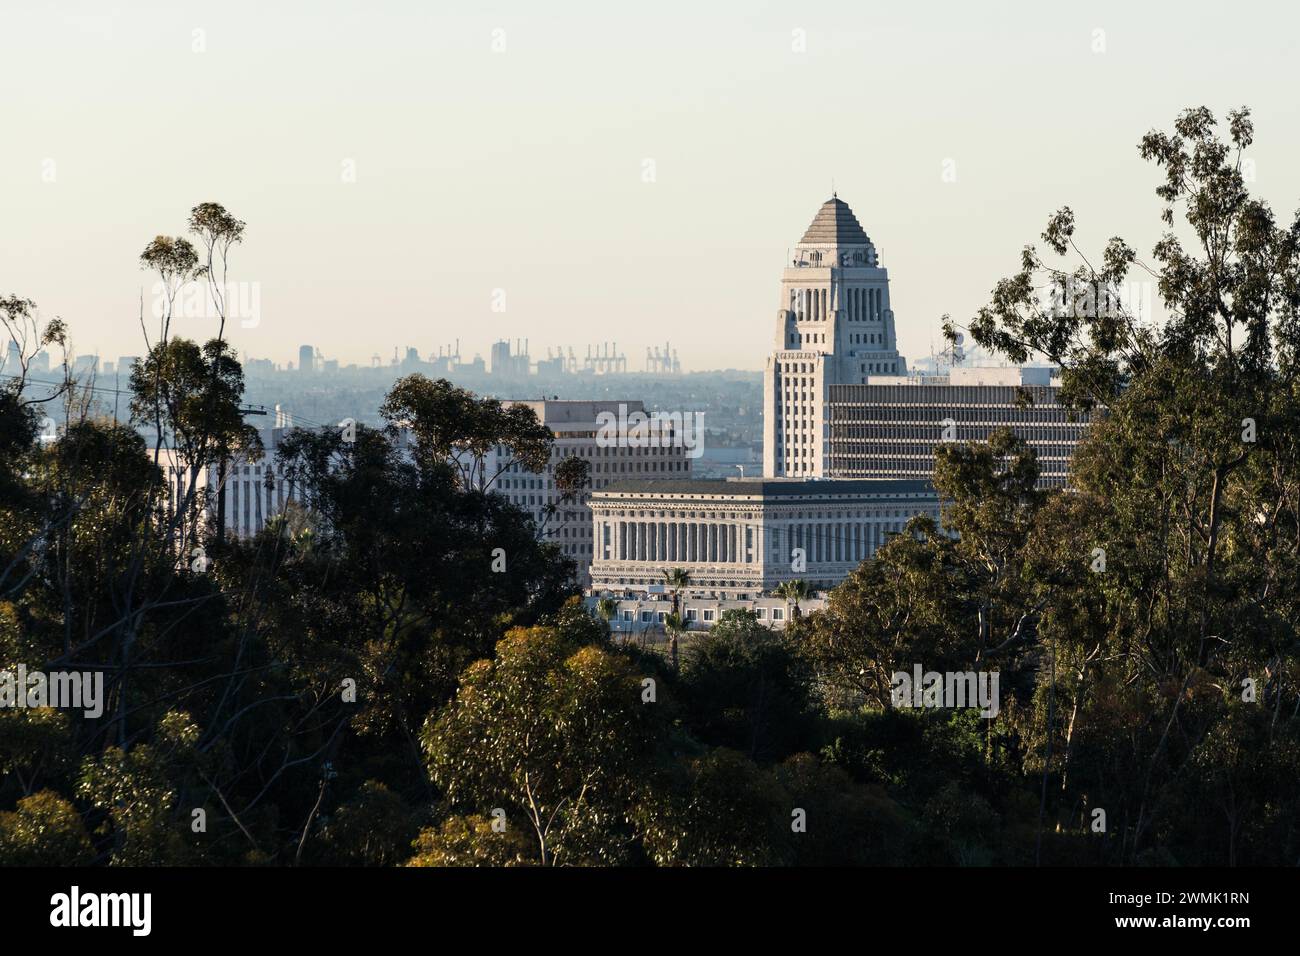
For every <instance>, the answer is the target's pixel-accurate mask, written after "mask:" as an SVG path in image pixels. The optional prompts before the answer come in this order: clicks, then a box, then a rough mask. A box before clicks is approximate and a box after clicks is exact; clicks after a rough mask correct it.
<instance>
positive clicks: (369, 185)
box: [0, 0, 1300, 371]
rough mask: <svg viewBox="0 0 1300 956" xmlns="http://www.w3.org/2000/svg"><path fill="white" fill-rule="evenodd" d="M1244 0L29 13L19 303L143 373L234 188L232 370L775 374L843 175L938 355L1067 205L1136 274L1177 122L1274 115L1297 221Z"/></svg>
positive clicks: (1289, 135) (12, 204) (1279, 57)
mask: <svg viewBox="0 0 1300 956" xmlns="http://www.w3.org/2000/svg"><path fill="white" fill-rule="evenodd" d="M1234 10H1235V12H1236V15H1234V16H1233V17H1231V18H1224V17H1221V16H1220V15H1219V7H1218V6H1217V5H1213V6H1212V5H1210V4H1208V3H1189V4H1187V5H1186V6H1185V7H1184V9H1183V13H1182V15H1181V16H1179V17H1177V18H1172V17H1170V16H1169V15H1168V13H1167V11H1162V10H1145V9H1142V8H1139V7H1135V6H1133V5H1129V4H1122V3H1112V2H1101V3H1094V4H1090V5H1089V6H1088V8H1087V9H1086V10H1083V11H1078V10H1071V9H1065V8H1059V9H1058V8H1051V9H1045V8H1042V7H1040V6H1039V5H1035V4H1032V3H1028V2H1012V3H1008V4H1005V5H1003V6H1002V7H1001V8H1000V9H999V11H998V12H997V13H990V12H989V11H987V10H981V9H977V8H973V7H969V6H967V5H964V4H957V3H946V4H942V5H940V6H939V7H938V8H936V7H925V8H921V9H913V8H908V7H906V6H905V5H896V6H892V7H891V6H885V7H881V6H879V5H871V6H866V5H861V4H851V3H841V2H828V3H826V4H823V5H820V6H818V7H817V8H815V9H810V8H807V7H804V6H801V5H797V4H779V5H772V6H767V7H763V8H762V9H753V8H751V7H750V6H748V5H740V4H727V3H724V4H718V5H716V6H714V5H710V6H708V7H701V6H699V5H687V4H684V3H673V2H665V3H663V4H660V5H657V6H656V8H655V10H654V15H653V16H649V15H646V16H643V17H640V18H638V19H637V20H636V21H635V22H634V23H629V21H628V19H627V14H626V12H625V11H615V10H613V9H609V8H606V7H604V6H601V5H598V4H594V3H568V4H563V5H561V6H560V7H559V8H558V9H551V8H548V9H547V10H546V11H545V13H543V12H541V11H539V10H537V9H536V8H535V7H530V6H529V5H525V4H523V3H521V2H509V3H502V4H498V5H496V6H495V7H494V8H493V9H492V11H491V12H478V11H463V10H462V11H449V10H446V9H434V8H429V7H427V6H425V5H420V4H417V3H415V2H413V0H403V2H393V3H388V4H384V5H383V6H382V7H376V6H375V5H367V4H361V3H355V2H328V3H324V4H322V5H321V6H320V8H319V9H317V8H313V9H312V10H311V12H310V13H307V12H304V10H303V9H301V8H295V9H294V10H285V9H275V8H271V7H267V6H266V5H262V4H253V3H251V2H243V0H235V2H232V3H229V4H225V5H223V6H221V7H205V8H194V9H187V8H185V7H182V6H177V5H174V4H164V3H161V2H158V0H153V2H141V3H137V4H133V5H131V6H130V7H129V8H127V7H122V8H118V9H116V10H110V11H108V12H104V9H103V7H102V5H101V4H98V3H91V2H80V0H70V2H66V3H62V4H59V5H58V6H57V7H44V6H42V7H36V6H15V5H9V6H6V7H5V8H4V9H3V10H0V82H2V83H3V84H4V87H5V88H6V89H7V90H9V91H10V92H11V94H12V95H11V96H9V97H8V98H7V102H6V119H7V124H6V127H7V130H8V131H9V133H10V136H9V137H8V147H7V149H6V150H5V151H4V153H3V155H0V209H3V210H4V220H5V222H4V228H3V230H0V294H6V295H10V294H13V295H21V296H23V297H26V298H31V299H33V300H35V301H36V302H37V304H38V305H39V307H40V309H41V314H42V315H44V316H53V315H60V316H62V317H63V318H64V319H65V320H66V321H67V322H68V323H69V326H70V328H71V333H72V340H73V343H74V345H75V347H76V349H77V351H78V352H79V353H82V354H92V353H93V354H98V355H100V356H102V357H107V358H114V357H116V356H118V355H139V354H142V353H143V352H144V342H143V339H142V336H141V332H140V328H139V320H138V311H139V303H140V298H141V296H142V295H143V296H144V298H145V308H146V312H148V311H149V307H150V303H149V299H150V286H151V284H152V281H153V280H152V277H151V276H150V275H148V274H147V273H145V272H142V271H141V270H140V269H139V267H138V262H137V259H138V256H139V254H140V252H141V250H143V248H144V246H145V244H146V243H147V242H148V241H149V240H150V239H152V238H153V237H154V236H155V235H157V234H159V233H164V234H169V235H178V234H182V233H183V230H184V224H185V220H186V217H187V215H188V212H189V209H190V208H191V207H192V206H193V205H195V204H197V203H199V202H205V201H216V202H220V203H222V204H224V205H225V206H226V207H227V208H228V209H229V210H230V211H231V212H232V213H233V214H234V215H236V216H238V217H239V218H241V219H243V220H245V221H246V222H247V223H248V229H247V234H246V238H245V242H244V244H243V245H242V246H240V247H238V248H236V250H235V252H234V256H233V269H232V273H231V275H230V279H231V280H232V281H234V282H238V283H246V284H249V285H248V286H247V287H246V291H249V292H250V298H251V293H253V292H255V293H256V299H257V304H258V311H259V315H258V318H257V322H256V323H255V324H253V325H252V326H251V327H245V326H244V325H243V324H241V323H239V322H235V323H232V325H231V326H230V327H229V329H228V336H229V338H230V340H231V342H232V343H233V345H234V347H235V348H236V350H237V351H238V352H239V353H240V354H241V355H243V354H247V355H249V356H255V357H265V358H270V359H272V360H273V361H275V362H276V363H278V364H287V363H289V362H291V361H296V358H295V356H296V354H297V349H298V348H299V346H300V345H302V344H304V343H310V344H311V345H312V346H313V347H315V348H319V349H320V350H321V353H322V354H323V355H325V356H327V357H329V358H333V359H337V360H338V361H339V362H340V364H342V365H348V364H357V365H363V366H364V365H368V364H369V363H370V361H371V356H372V355H373V354H374V353H376V352H378V353H379V354H380V355H381V356H383V358H384V361H385V362H386V361H387V360H388V358H389V357H390V356H391V353H392V349H393V348H394V347H397V348H399V349H402V350H404V349H405V348H406V347H408V346H409V347H414V348H416V349H417V350H418V351H419V353H420V354H421V356H424V357H427V356H429V355H430V354H435V353H436V350H437V348H438V347H439V346H440V345H446V344H447V343H449V342H452V341H454V340H455V339H456V338H460V340H461V343H462V355H463V356H464V358H465V360H466V361H468V360H471V359H472V358H473V356H474V355H475V354H479V355H482V357H483V358H484V360H485V361H490V349H491V346H492V343H493V342H495V341H497V340H499V339H508V340H512V341H513V340H515V339H522V338H527V339H529V340H530V342H531V345H532V353H533V358H534V360H536V359H537V358H539V357H544V356H545V348H546V347H547V346H548V345H550V346H555V345H557V344H560V343H563V344H564V345H565V346H566V348H567V347H568V346H570V345H572V346H573V347H574V348H575V350H577V351H578V354H579V356H580V357H581V355H582V354H583V346H585V344H586V343H589V342H604V341H617V342H618V343H619V345H620V348H621V349H622V350H624V351H625V352H626V354H627V356H628V359H629V367H630V368H632V369H637V368H639V367H640V366H641V365H642V359H643V355H644V348H645V346H646V345H654V344H658V343H662V342H663V341H665V340H668V341H671V342H672V343H673V344H674V346H675V347H676V348H677V349H678V350H679V352H680V356H681V360H682V364H683V367H684V369H685V370H687V371H696V370H705V369H726V368H736V369H748V370H758V369H761V368H762V367H763V363H764V360H765V358H766V352H767V347H766V338H767V336H766V334H765V332H766V330H768V329H770V328H771V323H772V321H773V317H774V316H775V314H776V309H777V307H778V302H777V297H778V291H779V290H778V289H777V287H776V283H775V282H774V281H773V276H774V275H776V274H777V273H778V272H779V270H780V269H781V268H782V267H783V265H784V264H785V261H786V259H787V256H788V250H789V248H790V247H791V246H793V245H794V244H795V243H796V242H797V241H798V239H799V237H800V235H801V234H802V233H803V231H804V230H805V229H806V228H807V226H808V224H809V222H810V220H811V219H812V217H813V215H814V214H815V213H816V211H817V209H818V207H819V206H820V205H821V204H822V203H823V202H825V200H826V199H828V198H829V196H830V195H831V192H832V189H833V188H834V190H835V191H837V192H838V194H839V195H840V196H841V197H842V198H844V199H845V200H846V201H848V202H849V203H850V204H851V205H852V206H853V208H854V210H855V212H856V213H857V214H858V217H859V219H860V220H861V223H862V226H863V228H864V230H865V231H866V233H867V234H868V235H869V236H870V238H871V240H872V242H873V243H875V245H876V247H877V249H878V250H879V252H880V258H881V262H882V264H883V265H884V266H885V267H887V268H888V269H889V274H890V279H891V289H892V298H893V308H894V311H895V313H896V316H897V336H898V350H899V352H900V353H901V354H902V355H903V356H906V357H907V358H908V359H909V360H911V361H915V360H917V359H920V358H923V357H925V356H926V355H928V354H929V353H930V351H931V349H932V348H934V349H938V348H941V347H942V343H941V338H940V334H939V319H940V316H941V315H943V314H944V313H951V314H952V316H953V318H954V319H955V320H956V321H958V322H959V323H964V322H966V321H967V320H968V319H969V318H970V316H971V315H972V314H973V313H974V311H975V310H976V309H977V308H978V307H979V306H981V305H983V304H984V303H985V301H986V300H987V297H988V293H989V290H990V289H991V287H992V286H993V284H994V282H996V281H997V280H998V279H1000V278H1002V277H1004V276H1006V275H1008V274H1010V273H1012V272H1014V271H1015V269H1016V268H1017V266H1018V257H1019V251H1020V249H1021V247H1022V246H1023V245H1024V244H1025V243H1027V242H1032V241H1037V236H1038V234H1039V233H1040V232H1041V230H1042V228H1043V226H1044V224H1045V222H1046V220H1047V217H1048V215H1049V214H1050V213H1051V212H1053V211H1054V210H1055V209H1057V208H1058V207H1059V206H1062V205H1070V206H1071V207H1072V208H1073V209H1074V211H1075V214H1076V217H1077V220H1078V224H1079V232H1078V238H1079V239H1080V241H1081V243H1082V244H1083V246H1084V248H1085V249H1086V250H1087V251H1089V252H1090V253H1095V252H1097V251H1099V250H1100V248H1101V246H1102V245H1103V244H1104V242H1105V241H1106V240H1107V239H1108V238H1109V237H1110V236H1112V235H1122V236H1124V237H1125V238H1126V239H1128V240H1129V241H1130V243H1131V244H1132V245H1133V246H1134V248H1136V249H1137V250H1138V251H1139V253H1140V254H1141V255H1142V256H1144V257H1145V256H1147V255H1148V253H1149V251H1150V248H1151V246H1152V244H1153V243H1154V242H1155V240H1156V239H1157V238H1158V235H1157V233H1156V231H1155V228H1154V227H1153V224H1154V223H1155V222H1156V213H1157V211H1158V210H1159V208H1160V202H1159V200H1158V199H1157V198H1156V197H1155V195H1154V192H1153V190H1154V188H1155V186H1156V184H1157V183H1158V181H1159V173H1158V172H1157V171H1156V170H1155V169H1154V168H1152V167H1150V166H1149V165H1147V164H1145V163H1144V162H1143V161H1142V160H1141V159H1140V158H1139V156H1138V154H1137V148H1136V144H1137V142H1138V139H1139V138H1140V137H1141V135H1142V134H1143V133H1144V132H1146V131H1147V130H1148V129H1151V128H1153V127H1161V128H1166V127H1168V125H1169V124H1170V123H1171V122H1172V120H1173V118H1174V117H1175V116H1176V114H1177V113H1178V111H1179V110H1181V109H1182V108H1184V107H1186V106H1190V105H1197V104H1202V103H1204V104H1206V105H1208V106H1210V107H1211V109H1213V110H1214V111H1215V112H1216V113H1217V114H1218V115H1220V116H1223V115H1225V114H1226V112H1227V110H1228V109H1230V108H1234V107H1237V106H1240V105H1248V106H1250V107H1251V108H1252V110H1253V112H1254V118H1255V122H1256V129H1257V143H1256V145H1255V146H1254V147H1252V148H1251V150H1250V155H1249V157H1248V158H1249V160H1250V162H1251V170H1250V175H1251V177H1252V179H1253V182H1252V187H1253V189H1254V190H1255V191H1257V192H1258V193H1259V194H1261V195H1262V196H1263V197H1265V198H1266V199H1268V200H1269V201H1270V202H1272V203H1273V205H1274V207H1275V209H1278V210H1285V209H1289V208H1290V207H1291V205H1292V204H1293V201H1294V198H1295V197H1296V196H1297V195H1300V169H1297V168H1296V167H1295V165H1294V163H1291V162H1290V161H1289V160H1288V159H1287V158H1286V157H1289V156H1293V155H1294V154H1295V152H1296V150H1297V149H1298V148H1300V122H1297V119H1298V118H1300V117H1298V115H1297V114H1298V112H1300V107H1298V106H1297V104H1296V103H1295V100H1294V97H1293V96H1292V94H1290V93H1288V92H1287V91H1288V90H1289V89H1291V84H1290V83H1289V82H1288V77H1287V76H1286V73H1285V71H1286V70H1287V68H1288V65H1289V63H1290V54H1291V49H1290V47H1291V45H1292V44H1293V42H1294V41H1293V38H1294V37H1295V36H1296V35H1297V33H1298V32H1300V13H1297V11H1296V9H1294V8H1287V9H1283V8H1280V7H1277V6H1275V5H1267V4H1263V3H1243V4H1239V5H1238V6H1237V7H1236V8H1234ZM1211 20H1213V22H1215V24H1216V26H1215V29H1213V30H1206V29H1204V28H1203V26H1202V25H1203V24H1204V23H1206V22H1210V21H1211ZM1157 51H1158V54H1159V55H1158V56H1156V52H1157ZM669 60H671V64H672V69H671V70H670V71H665V69H664V65H665V63H666V62H669ZM1137 93H1140V94H1141V95H1136V94H1137ZM1064 104H1072V106H1071V107H1070V108H1067V107H1066V106H1065V105H1064ZM1079 104H1085V105H1084V106H1083V107H1082V108H1081V107H1080V106H1079ZM1148 291H1149V290H1148ZM214 328H215V325H214V323H213V322H212V321H210V320H208V319H204V318H184V319H182V320H181V321H178V322H177V323H176V324H175V325H174V328H173V331H174V332H175V333H176V334H179V335H186V336H190V337H195V338H203V337H206V336H207V335H209V334H211V332H212V331H213V329H214Z"/></svg>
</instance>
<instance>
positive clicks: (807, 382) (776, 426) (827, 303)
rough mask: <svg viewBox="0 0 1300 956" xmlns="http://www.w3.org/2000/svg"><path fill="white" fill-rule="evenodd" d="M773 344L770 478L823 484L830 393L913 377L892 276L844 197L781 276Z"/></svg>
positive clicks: (766, 379) (767, 443)
mask: <svg viewBox="0 0 1300 956" xmlns="http://www.w3.org/2000/svg"><path fill="white" fill-rule="evenodd" d="M774 344H775V349H774V350H773V352H772V355H771V357H770V358H769V359H768V360H767V369H766V371H765V373H764V376H763V408H764V415H763V473H764V474H765V475H767V476H769V477H793V478H819V477H822V476H824V475H825V474H826V472H827V469H826V461H827V457H828V456H827V452H828V449H827V443H826V420H825V404H826V399H827V397H828V390H829V388H830V387H831V386H832V385H843V384H849V383H862V382H865V381H867V380H868V378H869V377H870V376H872V375H899V374H902V373H904V372H905V371H906V370H907V368H906V360H905V359H904V358H903V357H902V356H901V355H899V354H898V345H897V337H896V335H895V331H894V313H893V310H892V309H891V308H890V307H889V274H888V272H887V271H886V270H885V267H884V266H882V265H881V264H880V260H879V256H878V255H877V253H876V247H875V245H874V244H873V243H872V242H871V240H870V239H869V238H868V237H867V234H866V232H864V231H863V229H862V226H861V224H860V223H859V222H858V220H857V217H856V216H854V215H853V210H852V209H850V208H849V206H848V204H847V203H845V202H844V201H843V200H841V199H839V198H838V197H836V196H832V197H831V198H830V199H828V200H827V201H826V202H825V203H823V204H822V207H821V209H819V210H818V211H817V215H816V217H815V218H814V219H813V221H812V224H811V225H810V226H809V227H808V229H807V231H806V232H805V233H804V235H803V238H802V239H800V240H799V242H798V244H797V245H795V247H794V257H793V259H792V261H791V262H790V263H789V264H788V265H787V266H786V268H785V270H784V272H783V273H782V276H781V293H780V303H779V307H778V310H777V318H776V337H775V343H774Z"/></svg>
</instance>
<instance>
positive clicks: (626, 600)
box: [587, 588, 826, 637]
mask: <svg viewBox="0 0 1300 956" xmlns="http://www.w3.org/2000/svg"><path fill="white" fill-rule="evenodd" d="M613 598H614V602H615V605H616V607H615V610H614V615H613V617H611V618H610V619H609V628H610V630H611V631H613V632H614V633H615V634H621V635H624V636H629V637H635V636H639V635H647V636H650V637H655V636H662V635H664V634H665V633H666V630H667V621H668V615H669V614H671V613H672V609H673V601H672V595H671V594H670V593H669V591H668V590H667V589H665V588H658V589H657V590H653V591H646V592H637V591H632V592H629V593H627V594H623V595H617V594H616V595H613ZM599 600H600V598H599V596H597V595H593V596H591V597H588V598H587V606H588V607H589V608H591V609H592V610H593V611H596V610H598V607H599ZM825 606H826V599H825V597H824V596H822V595H821V594H812V595H809V596H808V597H806V598H803V599H801V600H800V601H799V613H801V614H807V613H809V612H810V611H818V610H821V609H822V608H823V607H825ZM678 607H679V608H680V613H681V615H682V624H683V627H684V629H685V630H686V631H707V630H708V629H709V628H711V627H713V625H714V624H717V623H718V621H720V620H721V619H722V615H723V614H724V613H726V612H727V611H730V610H743V611H753V612H754V616H755V617H757V618H758V622H759V623H760V624H765V625H767V626H768V627H771V628H773V629H775V630H778V631H779V630H781V629H783V628H784V627H785V626H786V624H787V623H789V621H790V619H791V618H792V617H793V616H794V614H795V607H794V605H793V604H792V603H791V602H789V601H787V600H785V599H784V598H779V597H772V596H770V595H766V594H759V593H756V592H754V591H697V590H692V589H684V590H683V591H682V592H681V594H680V595H679V597H678Z"/></svg>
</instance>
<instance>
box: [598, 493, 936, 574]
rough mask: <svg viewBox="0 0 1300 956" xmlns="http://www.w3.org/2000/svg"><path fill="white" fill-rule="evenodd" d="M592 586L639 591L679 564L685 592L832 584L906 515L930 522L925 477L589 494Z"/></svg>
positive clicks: (931, 504)
mask: <svg viewBox="0 0 1300 956" xmlns="http://www.w3.org/2000/svg"><path fill="white" fill-rule="evenodd" d="M589 503H590V506H591V510H592V519H593V522H594V533H593V538H594V540H595V544H596V546H595V554H594V556H593V561H592V566H591V578H592V588H593V589H609V590H618V589H623V588H644V587H646V586H648V585H650V584H661V583H663V579H664V575H663V572H664V571H665V570H668V569H669V568H678V567H680V568H683V569H685V570H686V571H688V572H689V573H690V575H691V586H692V588H714V589H750V590H769V589H771V588H773V587H775V586H776V585H777V584H779V583H780V582H781V581H785V580H789V579H790V578H803V579H805V580H807V581H808V582H809V583H810V584H812V585H814V586H823V587H831V586H834V585H835V584H838V583H839V582H840V581H841V580H842V579H843V578H844V576H845V575H846V574H848V573H849V571H851V570H852V569H853V568H854V567H856V566H857V565H858V564H859V563H860V562H862V561H864V560H866V559H867V558H869V557H871V556H872V555H873V554H874V553H875V551H876V549H877V548H879V547H880V546H881V545H882V544H884V542H885V539H886V537H887V536H888V535H889V534H893V533H897V532H900V531H902V530H903V527H904V525H905V524H906V523H907V520H908V519H909V518H910V517H911V516H912V515H914V514H918V513H922V512H925V513H931V514H933V515H934V517H935V518H936V519H937V518H938V511H939V505H938V499H937V496H936V494H935V492H934V489H933V487H932V486H931V485H930V483H929V482H928V481H923V480H899V479H846V480H834V481H831V480H813V481H808V480H798V479H775V480H773V479H758V478H751V479H732V480H727V481H669V482H664V481H627V482H617V483H614V484H611V485H610V486H609V487H607V488H605V489H603V490H601V491H597V492H595V493H593V494H592V496H591V499H590V502H589Z"/></svg>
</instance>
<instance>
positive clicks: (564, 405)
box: [485, 400, 703, 586]
mask: <svg viewBox="0 0 1300 956" xmlns="http://www.w3.org/2000/svg"><path fill="white" fill-rule="evenodd" d="M505 404H507V405H524V406H527V407H528V408H531V409H532V410H533V412H534V414H536V415H537V419H538V421H540V422H541V423H542V424H543V425H545V426H546V427H547V428H549V429H550V430H551V433H552V434H553V435H554V436H555V444H554V446H553V447H552V449H551V460H550V461H549V462H548V463H547V465H546V470H545V471H544V472H530V471H527V470H526V469H525V468H524V467H523V466H522V465H521V464H519V463H518V462H513V463H512V461H513V455H512V454H511V453H510V452H509V450H508V449H504V448H500V447H497V448H494V449H492V450H491V451H490V452H489V454H488V458H487V460H486V463H485V464H486V474H487V476H488V477H489V478H491V479H492V481H491V483H490V484H489V489H490V490H492V491H495V492H496V493H498V494H500V495H503V496H504V497H505V498H507V499H508V500H509V501H510V502H511V503H513V504H514V505H515V506H517V507H519V508H521V509H522V510H524V511H526V512H528V513H529V514H530V515H531V516H532V518H533V521H534V522H535V523H536V525H537V527H538V528H539V529H541V533H542V537H543V538H544V539H545V540H547V541H552V542H554V543H556V544H558V545H559V546H560V549H561V550H562V551H563V552H564V554H565V555H566V556H567V557H569V558H572V559H573V560H574V561H575V562H576V563H577V565H578V581H579V582H580V583H581V584H583V585H584V586H585V585H587V584H588V583H589V580H590V579H589V577H588V569H589V568H590V566H591V561H592V553H593V548H592V522H591V508H590V507H589V505H588V500H587V497H588V495H587V494H583V495H580V496H578V497H577V498H575V499H573V500H570V501H567V502H565V501H561V500H560V499H561V493H560V491H559V490H557V489H556V487H555V468H556V466H557V465H558V464H559V463H560V462H561V461H563V460H564V459H565V458H568V457H571V456H576V457H578V458H581V459H583V460H585V461H586V462H588V465H589V476H590V479H591V486H590V489H589V490H588V493H591V494H594V493H598V492H599V491H600V490H602V489H604V488H606V487H608V486H609V485H610V484H611V483H613V482H616V481H624V480H628V479H636V480H640V481H649V482H662V481H668V480H671V479H682V478H686V477H689V475H690V473H691V459H690V455H691V452H692V450H693V449H692V448H691V447H688V445H693V444H694V443H695V442H696V441H700V440H702V439H703V436H702V435H697V434H694V433H691V432H689V430H687V431H686V432H682V431H676V430H675V428H674V425H673V424H672V423H668V422H662V423H661V422H660V421H658V420H656V419H654V418H653V417H649V420H648V421H647V424H646V432H645V437H644V440H642V439H640V438H638V436H636V435H629V434H628V433H627V430H626V429H623V428H622V427H621V423H624V422H626V421H627V420H628V419H629V418H635V416H637V415H638V414H640V415H645V414H646V412H645V406H644V404H643V403H642V402H639V401H626V402H615V401H591V402H585V401H559V400H540V401H510V402H506V403H505ZM611 422H612V423H613V425H614V428H612V429H611V428H610V427H609V425H610V423H611ZM552 507H553V508H554V511H550V510H548V509H550V508H552Z"/></svg>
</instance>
